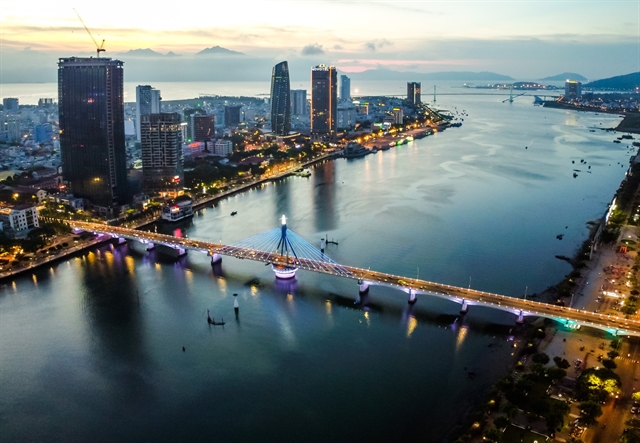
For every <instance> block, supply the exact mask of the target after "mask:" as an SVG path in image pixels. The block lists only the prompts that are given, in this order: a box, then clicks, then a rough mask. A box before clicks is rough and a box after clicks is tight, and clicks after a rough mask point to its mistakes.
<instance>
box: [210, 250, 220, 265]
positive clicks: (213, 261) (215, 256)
mask: <svg viewBox="0 0 640 443" xmlns="http://www.w3.org/2000/svg"><path fill="white" fill-rule="evenodd" d="M221 261H222V256H221V255H220V254H218V253H217V252H214V253H212V254H211V264H212V265H215V264H216V263H220V262H221Z"/></svg>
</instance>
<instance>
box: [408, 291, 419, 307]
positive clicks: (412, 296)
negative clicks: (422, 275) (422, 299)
mask: <svg viewBox="0 0 640 443" xmlns="http://www.w3.org/2000/svg"><path fill="white" fill-rule="evenodd" d="M417 301H418V298H417V297H416V291H415V290H413V289H409V301H408V302H407V303H409V304H410V305H412V304H414V303H415V302H417Z"/></svg>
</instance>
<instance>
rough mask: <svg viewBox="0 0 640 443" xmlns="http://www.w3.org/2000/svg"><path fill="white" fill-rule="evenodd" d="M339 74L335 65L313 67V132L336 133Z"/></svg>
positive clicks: (320, 133) (319, 134) (317, 133)
mask: <svg viewBox="0 0 640 443" xmlns="http://www.w3.org/2000/svg"><path fill="white" fill-rule="evenodd" d="M337 80H338V74H337V71H336V68H334V67H333V66H325V65H319V66H316V67H315V68H312V69H311V134H313V135H316V136H326V135H329V136H331V135H334V134H335V130H336V107H337V105H338V85H337V83H338V82H337Z"/></svg>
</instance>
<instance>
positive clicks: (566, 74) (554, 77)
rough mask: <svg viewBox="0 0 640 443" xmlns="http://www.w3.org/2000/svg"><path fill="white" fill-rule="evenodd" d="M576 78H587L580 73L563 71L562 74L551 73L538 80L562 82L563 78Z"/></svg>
mask: <svg viewBox="0 0 640 443" xmlns="http://www.w3.org/2000/svg"><path fill="white" fill-rule="evenodd" d="M567 79H569V80H578V81H580V82H586V81H587V78H586V77H584V76H582V75H580V74H576V73H575V72H563V73H562V74H558V75H552V76H549V77H545V78H541V79H540V81H543V82H563V81H565V80H567Z"/></svg>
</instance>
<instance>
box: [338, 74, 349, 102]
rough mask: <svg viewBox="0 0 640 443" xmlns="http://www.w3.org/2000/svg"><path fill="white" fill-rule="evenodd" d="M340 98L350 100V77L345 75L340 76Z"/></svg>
mask: <svg viewBox="0 0 640 443" xmlns="http://www.w3.org/2000/svg"><path fill="white" fill-rule="evenodd" d="M340 100H342V101H348V100H351V79H350V78H349V77H347V76H346V75H341V76H340Z"/></svg>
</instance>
